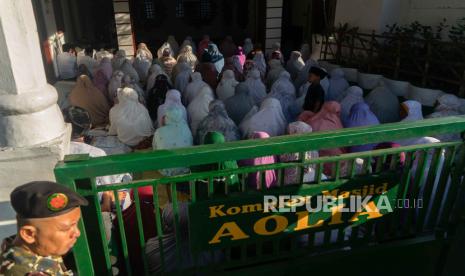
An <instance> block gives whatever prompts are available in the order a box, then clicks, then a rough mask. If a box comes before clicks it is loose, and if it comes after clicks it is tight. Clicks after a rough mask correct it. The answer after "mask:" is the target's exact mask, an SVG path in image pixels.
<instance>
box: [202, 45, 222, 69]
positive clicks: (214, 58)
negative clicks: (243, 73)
mask: <svg viewBox="0 0 465 276" xmlns="http://www.w3.org/2000/svg"><path fill="white" fill-rule="evenodd" d="M202 61H203V62H211V63H213V64H215V67H216V70H217V71H218V72H222V71H223V67H224V57H223V55H222V54H221V53H220V50H218V46H216V44H215V43H213V42H210V43H208V48H207V49H205V51H204V52H203V56H202Z"/></svg>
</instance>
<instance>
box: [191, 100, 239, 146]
mask: <svg viewBox="0 0 465 276" xmlns="http://www.w3.org/2000/svg"><path fill="white" fill-rule="evenodd" d="M208 108H209V113H208V116H207V117H205V118H204V119H203V120H202V122H201V123H200V124H199V126H198V128H197V135H196V136H195V140H196V143H197V144H199V145H200V144H203V143H204V142H203V140H204V137H205V135H206V134H207V133H208V132H211V131H217V132H220V133H221V134H223V135H224V138H225V140H226V142H232V141H237V140H239V139H240V138H241V135H240V133H239V129H238V127H237V126H236V124H235V123H234V121H233V120H231V118H229V116H228V113H227V112H226V109H225V107H224V104H223V102H222V101H220V100H215V101H213V102H211V103H210V105H209V107H208Z"/></svg>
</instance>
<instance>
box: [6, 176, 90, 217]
mask: <svg viewBox="0 0 465 276" xmlns="http://www.w3.org/2000/svg"><path fill="white" fill-rule="evenodd" d="M10 200H11V205H12V206H13V209H14V210H15V211H16V214H17V215H18V217H20V218H25V219H34V218H49V217H55V216H59V215H62V214H65V213H67V212H69V211H71V210H72V209H74V208H76V207H78V206H86V205H87V204H88V202H87V200H86V199H85V198H84V197H82V196H81V195H79V194H78V193H76V192H74V191H72V190H71V189H69V188H67V187H65V186H64V185H60V184H58V183H55V182H50V181H33V182H29V183H26V184H24V185H21V186H19V187H16V189H14V190H13V192H11V194H10Z"/></svg>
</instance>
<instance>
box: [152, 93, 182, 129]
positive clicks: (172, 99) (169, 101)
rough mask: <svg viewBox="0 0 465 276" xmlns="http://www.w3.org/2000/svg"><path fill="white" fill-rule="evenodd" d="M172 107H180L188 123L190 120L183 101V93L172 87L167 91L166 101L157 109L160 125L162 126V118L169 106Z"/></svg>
mask: <svg viewBox="0 0 465 276" xmlns="http://www.w3.org/2000/svg"><path fill="white" fill-rule="evenodd" d="M171 107H176V108H179V109H180V110H181V113H182V117H183V118H184V120H185V121H186V123H187V122H188V119H187V110H186V108H185V107H184V105H183V104H182V102H181V93H180V92H179V91H178V90H175V89H171V90H169V91H168V92H167V93H166V98H165V103H164V104H162V105H160V106H159V107H158V111H157V120H158V127H161V126H162V119H163V117H164V116H165V114H166V111H167V110H168V108H171Z"/></svg>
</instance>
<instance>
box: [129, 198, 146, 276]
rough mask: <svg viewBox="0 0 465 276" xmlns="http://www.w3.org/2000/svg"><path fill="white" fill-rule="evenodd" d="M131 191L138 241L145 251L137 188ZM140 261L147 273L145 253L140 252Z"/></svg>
mask: <svg viewBox="0 0 465 276" xmlns="http://www.w3.org/2000/svg"><path fill="white" fill-rule="evenodd" d="M133 192H134V202H135V204H136V219H137V228H138V232H139V242H140V247H141V251H142V252H145V235H144V226H143V223H142V214H141V211H140V199H139V190H138V189H134V190H133ZM142 262H143V265H144V274H145V275H149V267H148V263H147V255H146V254H142Z"/></svg>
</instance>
